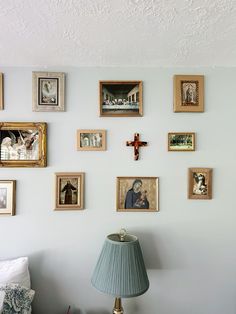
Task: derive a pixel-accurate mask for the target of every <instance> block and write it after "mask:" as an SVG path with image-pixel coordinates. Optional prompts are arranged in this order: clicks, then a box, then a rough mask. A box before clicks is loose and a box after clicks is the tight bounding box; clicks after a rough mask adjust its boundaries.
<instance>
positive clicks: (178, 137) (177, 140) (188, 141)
mask: <svg viewBox="0 0 236 314" xmlns="http://www.w3.org/2000/svg"><path fill="white" fill-rule="evenodd" d="M195 138H196V136H195V133H192V132H170V133H168V151H169V152H192V151H195Z"/></svg>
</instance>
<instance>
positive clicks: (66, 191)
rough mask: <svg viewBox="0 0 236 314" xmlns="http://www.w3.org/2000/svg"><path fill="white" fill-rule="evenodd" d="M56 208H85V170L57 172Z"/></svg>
mask: <svg viewBox="0 0 236 314" xmlns="http://www.w3.org/2000/svg"><path fill="white" fill-rule="evenodd" d="M55 176H56V195H55V210H80V209H84V172H57V173H55Z"/></svg>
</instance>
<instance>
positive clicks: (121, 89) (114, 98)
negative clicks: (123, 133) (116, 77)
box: [99, 81, 143, 117]
mask: <svg viewBox="0 0 236 314" xmlns="http://www.w3.org/2000/svg"><path fill="white" fill-rule="evenodd" d="M99 94H100V96H99V99H100V116H101V117H140V116H142V115H143V100H142V99H143V90H142V81H100V82H99Z"/></svg>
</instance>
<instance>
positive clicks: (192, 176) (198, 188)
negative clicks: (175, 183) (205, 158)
mask: <svg viewBox="0 0 236 314" xmlns="http://www.w3.org/2000/svg"><path fill="white" fill-rule="evenodd" d="M188 198H189V199H212V169H211V168H189V170H188Z"/></svg>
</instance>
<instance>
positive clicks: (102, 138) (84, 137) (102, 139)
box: [77, 130, 106, 151]
mask: <svg viewBox="0 0 236 314" xmlns="http://www.w3.org/2000/svg"><path fill="white" fill-rule="evenodd" d="M77 150H87V151H88V150H91V151H93V150H95V151H99V150H106V130H77Z"/></svg>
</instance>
